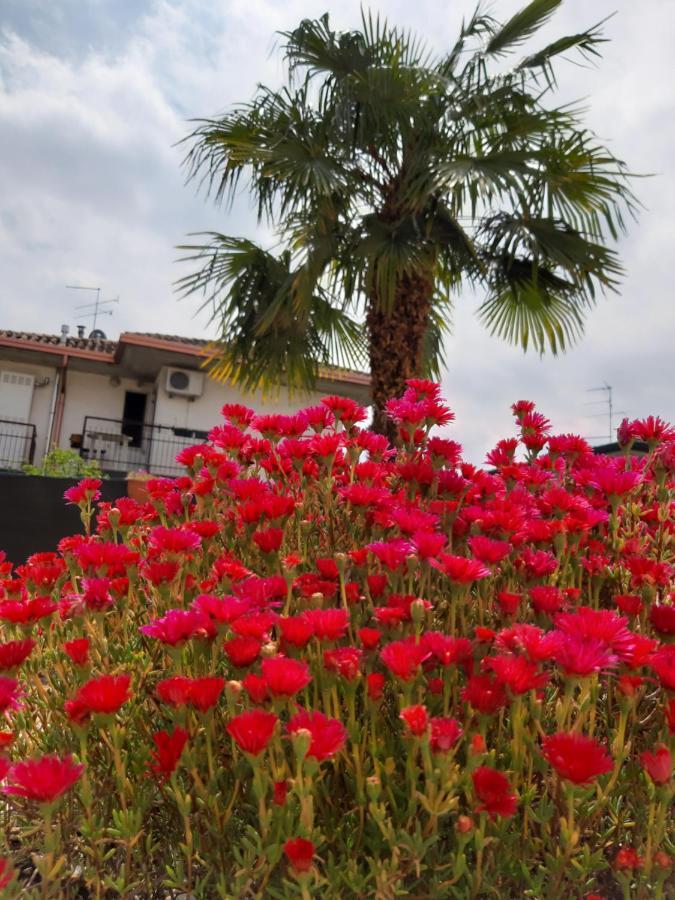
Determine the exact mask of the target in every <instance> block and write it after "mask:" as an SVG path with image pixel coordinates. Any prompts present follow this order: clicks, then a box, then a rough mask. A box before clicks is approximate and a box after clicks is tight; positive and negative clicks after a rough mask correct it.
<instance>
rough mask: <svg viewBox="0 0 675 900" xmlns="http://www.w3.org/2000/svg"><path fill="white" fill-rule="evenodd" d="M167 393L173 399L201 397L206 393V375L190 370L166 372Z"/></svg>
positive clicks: (168, 370) (169, 370) (170, 370)
mask: <svg viewBox="0 0 675 900" xmlns="http://www.w3.org/2000/svg"><path fill="white" fill-rule="evenodd" d="M165 386H166V392H167V394H169V395H170V396H171V397H201V395H202V393H203V392H204V373H203V372H191V371H190V370H189V369H167V370H166V384H165Z"/></svg>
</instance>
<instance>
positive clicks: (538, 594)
mask: <svg viewBox="0 0 675 900" xmlns="http://www.w3.org/2000/svg"><path fill="white" fill-rule="evenodd" d="M530 599H531V600H532V608H533V609H534V611H535V612H538V613H548V614H550V613H555V612H559V611H560V610H561V609H562V608H563V606H564V605H565V597H564V594H563V592H562V591H561V590H560V588H557V587H553V586H552V585H550V584H540V585H537V587H533V588H530Z"/></svg>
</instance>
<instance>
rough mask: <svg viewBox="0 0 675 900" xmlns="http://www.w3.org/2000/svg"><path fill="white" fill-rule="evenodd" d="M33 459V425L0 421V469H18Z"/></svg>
mask: <svg viewBox="0 0 675 900" xmlns="http://www.w3.org/2000/svg"><path fill="white" fill-rule="evenodd" d="M34 457H35V425H30V424H29V423H27V422H15V421H13V420H12V419H0V469H20V468H21V467H22V466H23V465H24V464H25V463H32V462H33V459H34Z"/></svg>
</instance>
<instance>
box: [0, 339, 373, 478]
mask: <svg viewBox="0 0 675 900" xmlns="http://www.w3.org/2000/svg"><path fill="white" fill-rule="evenodd" d="M79 331H80V333H79V335H78V336H77V337H71V336H69V335H68V328H67V326H64V327H63V328H62V334H61V335H50V334H32V333H27V332H17V331H2V330H0V468H5V469H7V468H10V469H11V468H14V469H16V468H20V466H21V465H22V464H23V463H25V462H29V461H35V462H39V461H40V460H41V459H42V457H43V456H44V454H45V452H46V451H47V449H48V448H51V447H62V448H68V447H71V448H74V449H77V450H78V452H79V453H80V454H81V455H82V456H83V457H86V458H88V459H97V460H98V461H99V463H100V465H101V467H102V468H103V469H104V470H106V471H107V472H108V473H109V474H116V475H124V474H126V473H127V472H128V471H130V470H138V469H142V470H147V471H150V472H152V473H153V474H156V475H174V474H177V473H178V471H179V467H178V466H177V465H176V463H175V457H176V454H177V453H178V452H179V451H180V450H181V449H182V448H183V447H185V446H189V445H190V444H194V443H196V442H199V441H202V440H205V439H206V437H207V435H208V432H209V430H210V429H211V428H212V427H213V425H215V424H217V423H218V422H220V421H221V415H220V409H221V407H222V406H223V404H224V403H237V402H238V403H245V404H247V405H248V406H252V407H253V408H254V409H256V410H257V411H259V412H264V411H267V412H272V411H274V412H290V411H292V410H293V409H295V408H297V407H298V406H302V405H309V404H316V403H318V402H319V400H320V398H321V396H325V395H328V394H340V395H344V396H348V397H352V398H353V399H354V400H357V401H358V402H359V403H362V404H364V405H367V404H368V403H369V402H370V378H369V376H368V375H367V374H365V373H363V372H355V371H351V370H347V369H340V368H325V369H321V370H320V374H319V379H318V381H317V386H316V391H315V392H314V393H312V394H311V395H309V396H307V395H302V396H298V397H297V398H296V399H295V400H293V401H291V400H289V398H288V396H287V392H285V391H283V390H282V391H281V393H280V394H279V396H278V397H273V398H267V399H266V400H263V398H262V396H261V395H259V394H258V395H248V394H244V393H242V392H241V391H240V390H239V389H238V388H236V387H235V386H233V385H231V384H222V383H220V382H217V381H214V380H213V379H210V378H209V377H208V375H207V374H206V373H205V371H204V369H203V368H202V364H203V362H204V360H205V357H206V355H207V347H208V345H209V342H208V341H206V340H196V339H192V338H183V337H177V336H174V335H166V334H144V333H140V332H124V333H123V334H121V335H120V336H119V339H118V340H117V341H112V340H108V339H107V338H106V337H105V336H104V335H103V334H102V332H92V334H91V335H90V336H89V337H85V336H84V331H83V329H79Z"/></svg>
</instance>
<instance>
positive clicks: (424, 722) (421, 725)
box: [399, 705, 429, 737]
mask: <svg viewBox="0 0 675 900" xmlns="http://www.w3.org/2000/svg"><path fill="white" fill-rule="evenodd" d="M399 718H401V719H403V721H404V722H405V724H406V725H407V726H408V734H411V735H413V736H414V737H422V735H423V734H426V730H427V726H428V725H429V714H428V713H427V708H426V706H421V705H418V706H406V707H405V709H402V710H401V715H400V716H399Z"/></svg>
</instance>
